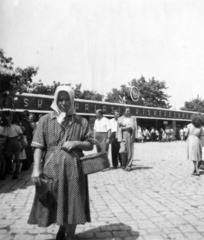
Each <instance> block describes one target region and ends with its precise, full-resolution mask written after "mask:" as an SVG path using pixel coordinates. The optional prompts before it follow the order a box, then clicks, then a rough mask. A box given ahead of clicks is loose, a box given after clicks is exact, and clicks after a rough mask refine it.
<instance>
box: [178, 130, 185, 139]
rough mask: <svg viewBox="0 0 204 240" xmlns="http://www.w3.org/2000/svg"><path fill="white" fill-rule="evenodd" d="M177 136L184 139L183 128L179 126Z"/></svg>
mask: <svg viewBox="0 0 204 240" xmlns="http://www.w3.org/2000/svg"><path fill="white" fill-rule="evenodd" d="M179 137H180V140H181V141H183V140H184V131H183V128H181V129H180V130H179Z"/></svg>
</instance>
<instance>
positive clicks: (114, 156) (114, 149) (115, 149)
mask: <svg viewBox="0 0 204 240" xmlns="http://www.w3.org/2000/svg"><path fill="white" fill-rule="evenodd" d="M111 148H112V149H111V153H112V163H113V167H117V166H118V158H119V161H120V162H121V160H120V155H119V150H120V143H119V142H118V139H117V138H116V133H115V132H113V133H112V134H111Z"/></svg>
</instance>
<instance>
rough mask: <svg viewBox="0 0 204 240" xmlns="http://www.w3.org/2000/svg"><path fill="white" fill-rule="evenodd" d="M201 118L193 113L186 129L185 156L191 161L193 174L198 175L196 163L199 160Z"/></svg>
mask: <svg viewBox="0 0 204 240" xmlns="http://www.w3.org/2000/svg"><path fill="white" fill-rule="evenodd" d="M202 124H203V119H202V117H201V115H200V114H193V116H192V122H191V123H190V124H188V126H187V131H186V136H185V137H186V138H187V139H188V140H187V156H188V160H191V161H193V165H194V170H193V175H196V176H199V170H198V164H199V162H200V161H201V159H202V157H201V153H202V149H201V143H200V136H201V126H202Z"/></svg>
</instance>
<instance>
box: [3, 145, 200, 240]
mask: <svg viewBox="0 0 204 240" xmlns="http://www.w3.org/2000/svg"><path fill="white" fill-rule="evenodd" d="M192 169H193V164H192V162H189V161H187V160H186V143H185V142H173V143H145V144H139V143H138V144H135V161H134V167H133V171H131V172H129V173H128V172H124V171H122V169H120V168H119V169H117V170H110V171H106V172H102V173H98V174H93V175H90V176H89V188H90V198H91V199H90V201H91V216H92V222H91V223H88V224H85V225H79V226H78V227H77V230H76V234H77V239H92V240H93V239H97V240H102V239H106V240H113V239H115V240H136V239H137V240H161V239H168V240H176V239H179V240H182V239H196V240H199V239H204V187H203V181H204V175H202V174H201V175H200V176H199V177H197V176H192V175H191V173H192ZM201 173H202V172H201ZM33 196H34V186H33V185H32V183H31V181H30V172H25V173H23V174H22V175H21V177H20V179H19V180H12V179H7V180H5V181H0V204H1V205H0V206H1V207H0V239H3V240H9V239H13V240H24V239H25V240H46V239H49V240H51V239H55V234H56V232H57V230H58V227H57V226H55V225H52V226H51V227H49V228H39V227H37V226H32V225H27V224H26V221H27V219H28V214H29V211H30V209H31V205H32V201H33Z"/></svg>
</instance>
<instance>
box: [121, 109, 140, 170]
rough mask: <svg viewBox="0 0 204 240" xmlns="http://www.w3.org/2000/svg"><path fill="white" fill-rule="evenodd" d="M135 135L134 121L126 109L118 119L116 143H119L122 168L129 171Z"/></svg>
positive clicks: (135, 126) (135, 125)
mask: <svg viewBox="0 0 204 240" xmlns="http://www.w3.org/2000/svg"><path fill="white" fill-rule="evenodd" d="M136 134H137V124H136V119H134V118H133V117H131V114H130V108H128V107H126V108H125V110H124V115H123V116H122V117H120V118H119V119H118V134H117V138H118V142H120V151H119V153H120V156H121V161H122V168H123V170H125V171H128V172H129V171H130V170H131V167H132V162H133V157H134V141H135V138H136V137H137V136H136Z"/></svg>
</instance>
